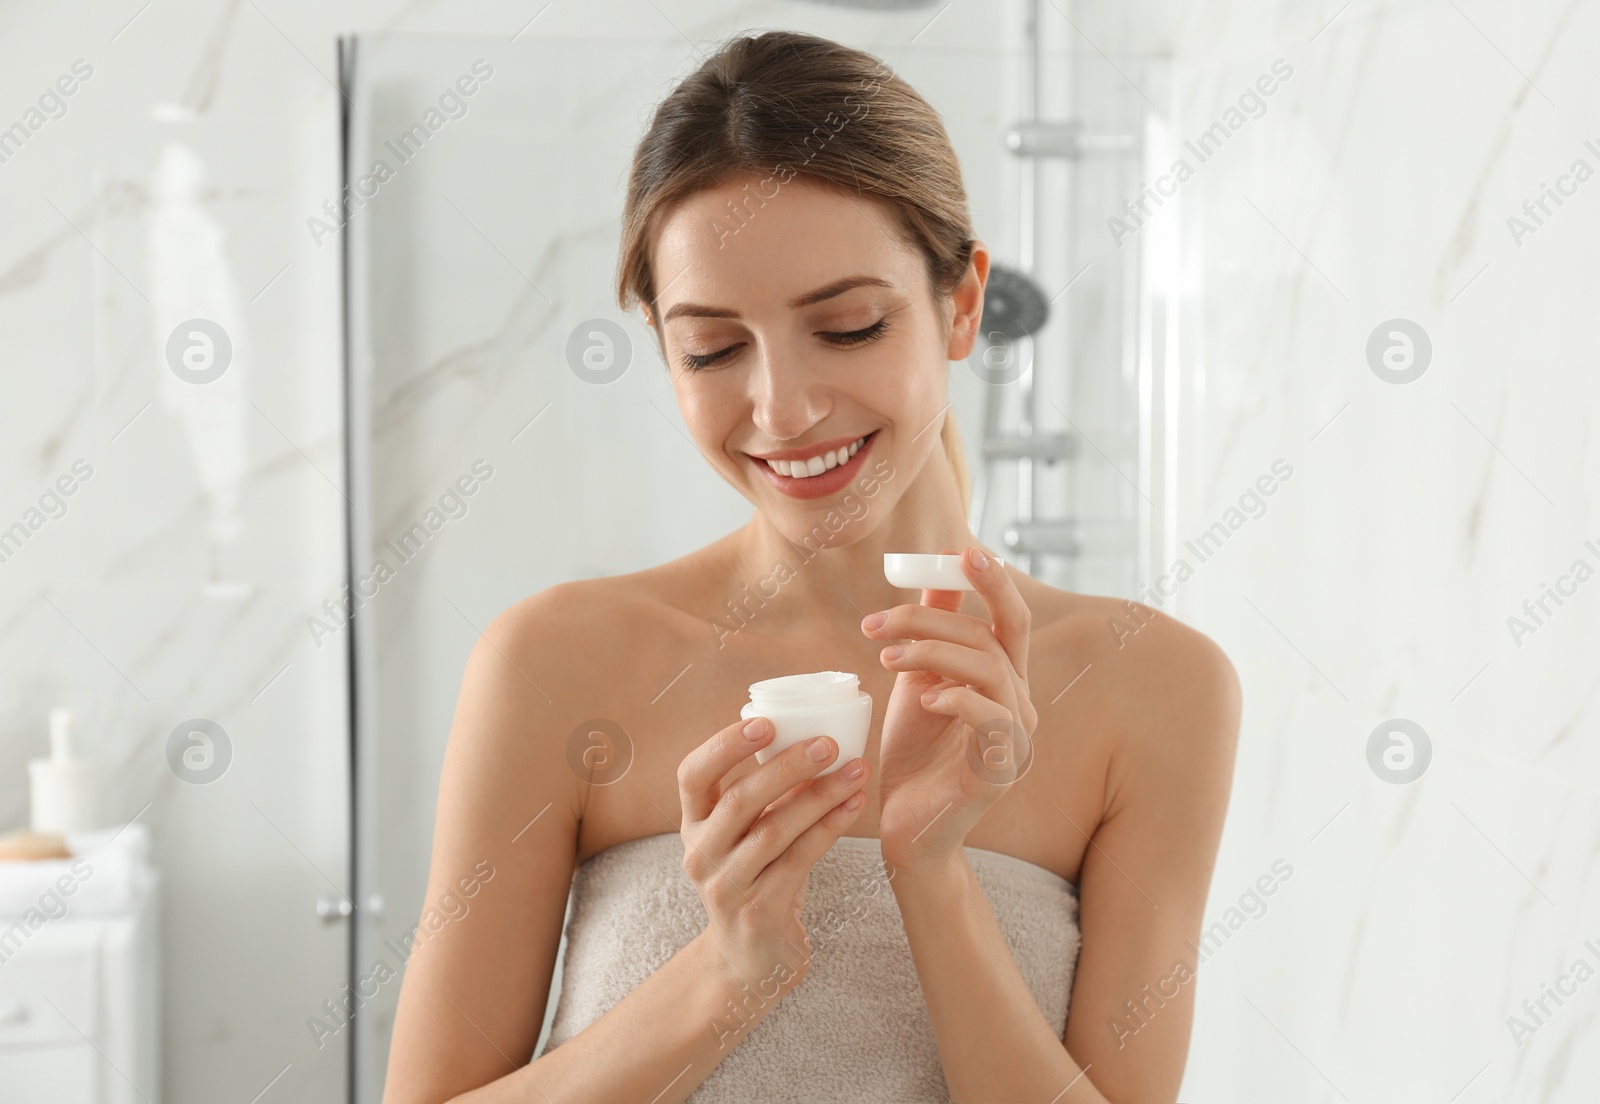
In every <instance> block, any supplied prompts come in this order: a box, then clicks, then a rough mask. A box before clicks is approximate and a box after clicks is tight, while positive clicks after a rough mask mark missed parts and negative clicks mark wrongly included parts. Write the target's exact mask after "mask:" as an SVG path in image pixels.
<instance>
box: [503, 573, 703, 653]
mask: <svg viewBox="0 0 1600 1104" xmlns="http://www.w3.org/2000/svg"><path fill="white" fill-rule="evenodd" d="M659 570H660V569H658V568H652V569H650V570H648V571H637V572H632V573H629V574H625V575H603V576H596V577H594V578H589V579H571V580H568V581H566V582H560V583H554V584H552V585H550V586H548V587H545V588H544V589H543V590H540V591H537V592H535V593H533V594H530V595H528V596H527V597H526V598H523V599H521V600H520V601H518V602H515V603H513V604H512V605H510V606H508V607H506V609H504V610H502V611H501V612H500V614H499V615H498V616H497V617H496V618H495V619H494V621H493V622H491V623H490V625H489V627H488V628H486V629H485V630H484V634H483V635H484V637H485V639H486V642H487V643H488V644H489V645H491V646H497V647H500V648H503V649H505V650H506V651H507V654H508V655H511V654H513V653H515V654H517V655H522V656H527V657H529V658H537V659H540V660H542V661H544V663H545V664H546V665H548V666H547V669H550V668H555V669H561V670H566V671H583V670H593V669H594V667H595V664H594V659H595V657H596V656H597V655H605V654H616V653H615V652H610V651H609V649H613V648H617V647H621V646H624V645H626V646H631V647H637V645H638V642H639V634H640V632H641V631H642V630H646V629H652V628H657V627H660V626H661V624H662V622H663V621H664V620H665V619H667V618H668V617H669V615H670V612H671V610H670V607H669V606H668V605H667V604H666V603H665V602H663V601H662V599H661V597H660V589H659V587H658V586H657V585H656V582H657V580H655V579H652V578H651V576H652V575H653V574H654V573H655V572H657V571H659ZM611 674H612V677H613V678H614V677H615V675H616V674H617V672H615V671H613V672H611Z"/></svg>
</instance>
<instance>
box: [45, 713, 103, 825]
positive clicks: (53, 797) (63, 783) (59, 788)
mask: <svg viewBox="0 0 1600 1104" xmlns="http://www.w3.org/2000/svg"><path fill="white" fill-rule="evenodd" d="M28 775H29V783H30V791H29V795H30V802H29V805H30V811H31V818H30V822H31V823H30V826H31V827H32V828H33V830H34V831H35V832H54V833H58V834H59V833H64V832H88V831H93V830H94V829H96V828H101V827H104V825H105V821H104V819H103V817H104V809H105V782H104V772H103V771H102V770H101V767H100V763H99V761H98V760H97V759H95V758H94V757H92V756H87V755H84V754H83V753H82V748H80V747H79V746H78V744H77V742H76V740H75V739H74V737H73V731H72V710H70V709H52V710H51V711H50V758H48V759H34V760H32V761H31V762H29V763H28Z"/></svg>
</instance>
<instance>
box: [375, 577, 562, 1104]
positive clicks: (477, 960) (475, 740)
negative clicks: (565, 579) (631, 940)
mask: <svg viewBox="0 0 1600 1104" xmlns="http://www.w3.org/2000/svg"><path fill="white" fill-rule="evenodd" d="M571 585H572V584H562V585H560V586H557V587H553V588H550V589H549V590H546V591H542V592H540V593H539V594H537V595H534V596H533V597H531V598H528V599H525V600H524V601H522V602H520V603H518V604H517V605H515V606H513V607H511V608H510V609H508V610H506V611H505V612H504V613H502V614H501V615H500V616H499V617H497V618H495V620H494V621H493V622H492V623H491V624H490V625H489V626H488V628H486V629H485V630H484V632H483V634H482V636H480V637H479V638H478V640H477V641H476V643H475V644H474V645H473V648H472V651H471V654H470V655H469V657H468V659H467V663H466V668H465V671H464V673H463V675H462V679H461V691H460V694H459V696H458V698H457V700H456V710H455V717H454V720H453V721H452V723H451V726H450V735H449V739H448V742H447V744H446V747H445V753H444V762H443V766H442V768H441V770H440V775H439V799H438V811H437V815H436V817H435V821H434V835H433V857H432V862H431V866H430V869H429V874H428V891H427V896H426V898H425V899H424V901H423V903H422V912H421V917H420V923H419V926H418V928H417V932H416V938H415V941H414V943H413V945H412V949H411V955H410V958H409V960H408V962H407V965H406V968H405V977H404V981H403V983H402V987H401V992H400V1002H399V1007H398V1009H397V1011H396V1014H395V1024H394V1032H393V1036H392V1038H391V1042H390V1052H389V1067H388V1078H387V1085H386V1088H385V1092H384V1100H385V1101H387V1102H389V1104H400V1102H405V1104H411V1102H435V1101H441V1100H446V1099H448V1098H450V1097H452V1096H455V1095H458V1094H460V1093H463V1092H466V1091H467V1090H469V1089H471V1088H475V1087H477V1086H480V1085H484V1084H487V1083H489V1082H491V1081H495V1080H498V1079H499V1078H501V1077H503V1076H505V1075H506V1074H508V1073H510V1072H512V1070H513V1069H514V1068H515V1067H516V1066H521V1065H524V1064H526V1063H527V1061H528V1060H529V1059H530V1058H531V1057H532V1052H533V1047H534V1045H535V1043H536V1042H537V1041H538V1036H539V1030H540V1028H541V1026H542V1025H543V1019H544V1011H545V1001H546V999H547V997H548V995H549V985H550V976H551V973H552V971H553V969H554V966H555V956H556V951H557V947H558V946H559V943H560V939H561V924H562V920H563V918H564V916H565V913H566V904H567V893H568V890H569V889H570V887H571V880H572V871H573V860H574V856H575V855H576V846H577V832H578V824H579V821H580V820H581V810H580V808H579V798H578V796H577V795H578V793H579V787H578V785H577V778H576V776H575V775H574V774H573V772H572V771H571V770H569V769H568V767H567V765H566V758H565V748H566V739H565V736H566V732H567V730H568V729H569V728H570V727H571V725H572V723H575V722H571V721H566V723H565V724H564V723H563V722H564V720H565V717H566V714H565V712H564V710H563V709H562V708H561V707H560V706H559V705H557V704H555V703H552V701H551V700H550V698H551V697H554V696H556V695H557V694H558V693H559V692H558V691H557V690H556V689H555V688H556V687H561V688H562V689H563V690H565V691H566V693H565V694H562V697H566V698H570V696H571V687H572V685H573V684H572V682H571V681H569V679H568V678H567V677H566V676H567V674H568V672H567V671H566V670H565V666H566V664H565V662H564V660H563V656H564V655H565V654H566V653H567V652H569V651H570V650H571V641H570V640H569V639H567V638H566V637H567V635H568V629H569V627H570V626H571V625H572V624H573V619H572V618H571V617H570V616H568V612H567V611H568V610H569V609H570V607H571V606H572V602H573V596H572V594H571V592H570V589H569V588H570V587H571ZM547 695H548V696H547ZM463 879H467V882H466V884H463ZM469 894H470V895H469ZM513 1063H515V1066H514V1065H513Z"/></svg>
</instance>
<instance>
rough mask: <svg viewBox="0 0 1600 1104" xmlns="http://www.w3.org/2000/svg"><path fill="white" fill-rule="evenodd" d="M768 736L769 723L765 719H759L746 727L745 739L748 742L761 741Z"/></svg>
mask: <svg viewBox="0 0 1600 1104" xmlns="http://www.w3.org/2000/svg"><path fill="white" fill-rule="evenodd" d="M766 734H767V721H766V718H764V717H757V718H755V719H754V720H753V721H751V722H750V723H749V724H747V725H745V726H744V738H745V739H746V740H759V739H761V737H763V736H765V735H766Z"/></svg>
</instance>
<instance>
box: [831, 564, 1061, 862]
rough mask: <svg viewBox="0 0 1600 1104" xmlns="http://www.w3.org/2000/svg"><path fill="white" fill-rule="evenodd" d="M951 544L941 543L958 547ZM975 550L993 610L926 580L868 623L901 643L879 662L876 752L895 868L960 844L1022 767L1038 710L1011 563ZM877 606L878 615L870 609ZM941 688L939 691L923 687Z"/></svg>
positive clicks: (886, 849)
mask: <svg viewBox="0 0 1600 1104" xmlns="http://www.w3.org/2000/svg"><path fill="white" fill-rule="evenodd" d="M955 551H956V550H955V549H953V548H951V549H946V550H945V552H946V553H947V554H948V553H953V552H955ZM980 555H982V553H981V552H980V551H979V550H978V549H977V548H976V547H973V548H969V549H967V550H966V552H965V553H964V554H963V555H962V557H961V569H962V573H963V574H965V575H966V577H967V578H968V579H970V580H972V583H973V585H974V586H975V587H976V588H977V592H978V595H979V596H980V597H981V598H982V599H983V601H984V605H985V606H986V607H987V608H988V612H989V617H990V619H991V620H992V621H993V625H992V626H991V625H990V624H989V623H987V622H985V621H984V620H983V619H981V618H978V617H973V616H971V615H969V614H964V613H958V612H956V611H957V610H958V609H959V608H960V606H961V598H962V594H963V593H964V592H962V591H959V590H924V591H923V592H922V602H921V604H920V605H915V606H913V605H901V606H895V607H893V608H892V609H889V610H886V611H883V612H884V613H886V614H887V617H886V619H885V620H884V622H883V623H882V624H881V625H878V626H875V627H874V626H869V625H868V621H870V620H871V617H870V616H869V617H867V618H864V619H863V620H862V623H861V631H862V632H863V633H864V634H866V635H867V636H869V637H874V638H876V639H881V640H890V641H903V642H904V643H903V644H901V645H899V649H900V654H899V655H898V656H895V655H894V654H893V652H894V651H895V649H894V648H885V649H884V652H883V654H882V656H881V662H882V663H883V665H884V666H885V667H887V668H889V669H890V670H891V671H898V672H899V675H898V676H897V677H896V678H895V680H894V689H893V690H892V691H891V692H890V694H889V704H888V708H887V709H886V711H885V713H884V718H883V736H882V740H881V742H880V745H879V752H878V800H879V802H880V810H881V811H880V813H879V826H878V834H879V836H880V837H881V839H882V847H883V855H884V858H886V859H888V860H889V861H890V862H891V863H893V864H894V865H895V866H897V867H900V868H929V869H931V868H935V867H938V866H940V865H941V864H944V863H946V862H948V861H949V860H950V859H951V858H953V857H954V856H956V855H960V854H961V853H962V848H963V847H964V846H965V843H966V838H967V833H969V832H970V831H971V830H972V828H973V826H974V825H975V824H977V822H978V820H979V818H981V817H982V816H983V814H984V813H985V812H987V811H988V809H989V807H990V806H991V805H993V804H994V803H995V802H996V801H998V800H1000V798H1001V797H1002V796H1004V795H1005V793H1006V790H1007V789H1008V788H1009V787H1010V784H1011V783H1012V782H1013V781H1015V780H1016V779H1017V778H1019V777H1021V775H1022V774H1023V773H1024V772H1025V771H1026V770H1027V768H1028V764H1029V762H1030V760H1031V758H1032V754H1033V733H1034V730H1035V729H1036V728H1037V727H1038V723H1039V713H1038V710H1036V709H1035V708H1034V706H1033V702H1032V701H1031V700H1030V699H1029V696H1028V677H1027V671H1028V632H1029V626H1030V624H1031V621H1032V614H1031V613H1030V612H1029V610H1028V606H1027V604H1026V603H1025V602H1023V600H1022V595H1021V594H1020V593H1018V591H1017V586H1016V584H1015V583H1013V582H1012V581H1011V576H1009V575H1008V574H1006V570H1005V568H1004V566H1002V565H1001V564H999V563H997V562H995V560H994V558H993V557H990V556H984V557H983V561H984V566H983V567H981V568H980V567H978V566H977V564H976V563H975V562H974V561H975V558H976V557H978V556H980ZM873 616H876V615H873ZM925 693H928V694H930V695H931V694H935V693H936V694H937V695H938V697H937V699H931V698H930V699H925V698H924V697H923V695H924V694H925Z"/></svg>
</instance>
